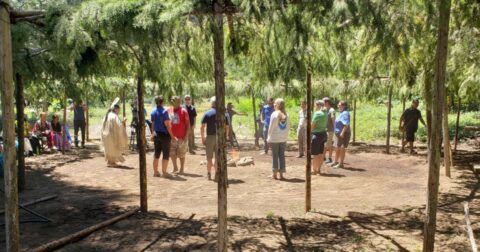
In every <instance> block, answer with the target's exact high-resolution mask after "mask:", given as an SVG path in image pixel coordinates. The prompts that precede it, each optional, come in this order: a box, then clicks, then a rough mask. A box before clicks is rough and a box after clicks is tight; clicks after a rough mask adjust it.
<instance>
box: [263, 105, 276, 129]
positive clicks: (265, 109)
mask: <svg viewBox="0 0 480 252" xmlns="http://www.w3.org/2000/svg"><path fill="white" fill-rule="evenodd" d="M273 111H275V109H274V108H273V106H272V107H270V106H268V105H265V106H263V109H262V115H263V116H264V118H265V120H264V121H263V125H265V127H268V126H269V125H270V116H272V113H273Z"/></svg>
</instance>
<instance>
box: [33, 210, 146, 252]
mask: <svg viewBox="0 0 480 252" xmlns="http://www.w3.org/2000/svg"><path fill="white" fill-rule="evenodd" d="M137 212H138V208H137V209H134V210H132V211H128V212H126V213H124V214H121V215H119V216H116V217H114V218H111V219H108V220H106V221H104V222H101V223H98V224H96V225H93V226H91V227H88V228H86V229H83V230H80V231H78V232H76V233H74V234H71V235H67V236H65V237H63V238H61V239H58V240H55V241H52V242H49V243H47V244H44V245H42V246H40V247H37V248H35V249H33V250H32V251H34V252H44V251H52V250H56V249H59V248H61V247H63V246H65V245H67V244H69V243H73V242H76V241H78V240H80V239H82V238H84V237H86V236H88V235H90V234H91V233H93V232H95V231H97V230H100V229H102V228H104V227H106V226H109V225H112V224H113V223H115V222H118V221H120V220H123V219H125V218H128V217H130V216H132V215H134V214H135V213H137Z"/></svg>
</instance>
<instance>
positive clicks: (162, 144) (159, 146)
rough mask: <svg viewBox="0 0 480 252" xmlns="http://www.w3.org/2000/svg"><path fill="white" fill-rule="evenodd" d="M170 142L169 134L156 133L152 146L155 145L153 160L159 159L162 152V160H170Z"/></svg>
mask: <svg viewBox="0 0 480 252" xmlns="http://www.w3.org/2000/svg"><path fill="white" fill-rule="evenodd" d="M170 141H171V139H170V135H169V134H166V133H161V132H156V136H155V137H154V138H153V144H154V145H155V159H159V158H160V154H161V153H162V152H163V160H168V159H169V158H170Z"/></svg>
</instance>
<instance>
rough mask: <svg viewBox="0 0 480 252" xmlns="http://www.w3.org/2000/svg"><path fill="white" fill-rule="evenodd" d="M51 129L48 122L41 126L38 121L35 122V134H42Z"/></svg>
mask: <svg viewBox="0 0 480 252" xmlns="http://www.w3.org/2000/svg"><path fill="white" fill-rule="evenodd" d="M51 129H52V127H51V125H50V123H49V122H45V123H43V124H42V122H41V121H40V120H38V121H37V123H35V132H36V133H42V132H44V131H47V130H51Z"/></svg>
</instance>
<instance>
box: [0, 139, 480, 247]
mask: <svg viewBox="0 0 480 252" xmlns="http://www.w3.org/2000/svg"><path fill="white" fill-rule="evenodd" d="M243 146H244V149H242V150H241V151H240V156H253V157H254V158H255V165H253V166H247V167H232V168H229V179H230V187H229V191H228V193H229V195H228V197H229V198H228V200H229V202H228V211H229V215H230V216H231V217H230V219H229V232H230V240H229V244H230V248H231V250H234V251H315V250H343V251H352V250H364V251H371V250H376V251H385V250H389V249H390V250H397V251H406V250H408V251H417V250H421V239H422V237H421V235H422V225H423V224H422V219H423V209H424V203H425V198H426V193H425V192H426V184H427V182H426V178H427V172H428V171H427V166H426V160H425V156H424V155H425V151H426V150H424V149H421V148H420V149H419V152H420V155H418V156H409V155H405V154H398V149H395V148H394V149H393V150H392V152H393V153H394V154H393V155H386V154H383V153H382V151H383V147H382V146H367V145H359V146H353V147H352V149H351V150H350V151H349V152H350V153H349V154H348V156H347V165H346V168H345V169H338V170H332V169H331V170H329V171H328V172H329V175H328V176H314V177H313V178H312V207H313V208H314V211H313V213H309V214H307V215H306V216H305V215H304V213H303V209H304V197H305V196H304V187H305V184H304V171H305V166H304V163H305V159H297V158H295V157H294V156H295V155H296V153H295V151H294V150H293V149H292V151H289V152H288V153H287V165H288V166H287V178H288V179H287V181H273V180H271V179H268V178H267V176H268V175H270V166H271V161H270V158H271V157H270V156H260V155H258V151H257V150H252V146H249V145H248V144H243ZM88 147H89V148H88V149H87V150H80V151H75V152H73V153H70V154H69V155H67V156H65V157H62V156H61V155H59V154H54V155H45V156H41V157H38V158H33V159H29V160H28V165H29V166H30V168H29V169H28V170H27V171H28V173H27V184H28V187H27V190H26V191H25V192H22V194H21V200H20V201H21V202H25V201H28V200H32V199H36V198H40V197H44V196H47V195H52V194H55V195H58V196H59V197H58V198H57V199H55V200H51V201H48V202H44V203H39V204H37V205H36V206H32V207H31V209H33V210H35V211H37V212H39V213H41V214H43V215H45V216H47V217H48V218H51V219H52V220H53V223H47V224H45V223H25V224H22V225H21V229H22V230H21V240H22V246H23V248H26V249H27V248H32V247H35V246H38V245H40V244H42V243H45V242H47V241H51V240H54V239H58V238H60V237H62V236H64V235H67V234H70V233H73V232H75V231H78V230H80V229H82V228H85V227H87V226H90V225H92V224H96V223H98V222H101V221H103V220H106V219H108V218H109V217H112V216H115V215H117V214H120V213H123V212H125V211H127V210H128V209H130V208H132V207H134V206H137V205H138V195H139V190H138V181H139V178H138V156H137V155H135V154H130V155H128V156H127V161H126V162H125V164H124V166H123V167H120V168H107V167H106V166H105V162H104V160H103V157H102V153H101V152H100V150H99V149H98V148H97V147H96V146H95V145H89V146H88ZM202 154H203V151H201V150H199V151H198V152H197V155H188V156H187V168H186V171H187V174H185V175H183V176H177V177H174V178H173V179H160V178H154V177H153V176H152V174H153V172H152V170H151V166H150V163H151V160H152V153H149V154H148V156H147V160H148V165H149V166H148V168H149V169H148V183H149V187H148V196H149V209H150V210H151V211H152V212H151V213H149V214H146V215H143V214H137V215H135V216H133V217H130V218H128V219H126V220H123V221H120V222H118V223H117V224H115V225H112V226H110V227H107V228H105V229H103V230H101V231H99V232H96V233H94V234H92V235H90V236H89V237H87V238H86V239H84V240H82V241H80V242H77V243H75V244H72V245H70V246H68V247H65V248H64V249H63V251H141V250H143V249H146V250H148V251H170V250H173V251H190V250H199V251H209V250H214V249H215V241H216V220H215V218H214V217H212V216H215V215H216V211H217V207H216V203H217V202H216V197H217V194H216V184H215V183H213V182H211V181H208V180H207V179H206V167H205V166H204V165H202V164H201V161H203V160H204V159H205V156H204V155H202ZM473 162H480V152H478V151H477V152H473V151H461V152H459V155H458V156H457V158H456V159H455V163H456V164H457V168H456V169H455V170H454V172H453V179H452V180H449V179H445V178H443V171H442V181H441V194H440V202H441V207H440V213H439V220H438V224H439V230H438V236H437V239H438V241H437V248H439V249H440V248H441V250H439V251H449V250H450V251H467V250H468V249H469V248H468V241H467V238H466V235H465V230H464V220H463V205H462V204H463V201H465V200H468V201H470V208H471V218H472V223H473V227H474V230H475V232H476V236H477V237H480V218H479V211H480V200H479V196H478V192H477V191H478V189H479V177H478V175H474V174H473V173H472V171H471V164H472V163H473ZM170 169H171V166H170ZM1 200H2V201H3V198H1ZM280 216H282V217H280ZM29 218H30V219H31V216H29V215H27V214H25V213H23V211H22V219H23V220H26V219H29ZM283 218H284V219H283ZM0 243H1V244H0V247H1V248H4V247H5V241H4V234H3V231H2V234H0Z"/></svg>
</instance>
